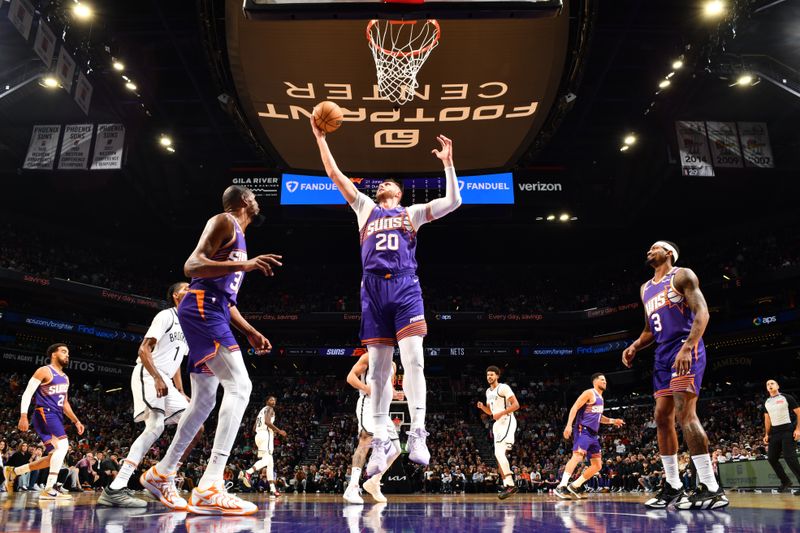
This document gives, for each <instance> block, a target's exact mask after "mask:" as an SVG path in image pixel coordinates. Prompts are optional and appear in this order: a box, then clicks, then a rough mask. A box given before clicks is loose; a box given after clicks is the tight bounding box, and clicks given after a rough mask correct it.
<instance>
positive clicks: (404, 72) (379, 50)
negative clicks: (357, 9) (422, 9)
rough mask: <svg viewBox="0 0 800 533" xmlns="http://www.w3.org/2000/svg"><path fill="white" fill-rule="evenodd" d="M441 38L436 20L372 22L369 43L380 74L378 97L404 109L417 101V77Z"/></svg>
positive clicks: (368, 26) (368, 34) (368, 25)
mask: <svg viewBox="0 0 800 533" xmlns="http://www.w3.org/2000/svg"><path fill="white" fill-rule="evenodd" d="M441 34H442V30H441V28H440V27H439V21H437V20H435V19H428V20H378V19H373V20H370V21H369V22H368V23H367V41H369V48H370V50H372V57H373V59H375V69H376V70H377V72H378V93H379V94H380V95H381V96H383V97H384V98H388V99H389V100H391V101H392V102H395V103H397V104H401V105H402V104H405V103H406V102H410V101H411V100H413V99H414V93H415V91H416V89H417V87H419V83H417V73H418V72H419V70H420V69H421V68H422V65H424V64H425V61H426V60H427V59H428V56H429V55H430V54H431V51H432V50H433V49H434V48H436V46H437V45H438V44H439V37H440V36H441Z"/></svg>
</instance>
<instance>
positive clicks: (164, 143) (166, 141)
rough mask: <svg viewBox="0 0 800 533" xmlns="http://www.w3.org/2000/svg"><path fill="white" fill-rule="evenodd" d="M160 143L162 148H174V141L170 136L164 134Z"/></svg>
mask: <svg viewBox="0 0 800 533" xmlns="http://www.w3.org/2000/svg"><path fill="white" fill-rule="evenodd" d="M158 142H159V143H161V146H172V139H171V138H170V137H169V136H168V135H163V134H162V135H161V138H160V139H159V140H158Z"/></svg>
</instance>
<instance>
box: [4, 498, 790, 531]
mask: <svg viewBox="0 0 800 533" xmlns="http://www.w3.org/2000/svg"><path fill="white" fill-rule="evenodd" d="M729 497H730V500H731V505H730V506H729V508H727V509H726V510H722V511H649V510H647V509H645V508H644V507H643V506H642V505H641V503H640V502H641V500H642V496H641V495H590V496H589V499H587V500H586V501H561V500H557V499H556V498H555V497H553V496H544V495H527V494H524V495H516V496H512V497H511V498H509V499H508V500H505V501H499V500H498V499H497V498H496V497H494V496H492V495H488V494H486V495H471V494H470V495H427V496H426V495H393V496H391V497H390V498H391V499H390V502H389V503H388V504H371V503H366V504H365V505H363V506H361V505H344V504H343V502H342V500H341V498H340V497H339V496H338V495H331V494H324V495H320V494H298V495H295V494H289V495H284V496H281V497H280V498H279V499H278V500H277V501H270V500H269V499H267V498H265V497H263V496H260V495H259V496H254V497H252V498H250V499H252V501H255V502H256V503H257V504H258V506H259V512H258V514H256V515H254V516H250V517H225V518H221V517H215V516H211V517H209V516H196V515H187V514H186V513H181V512H168V511H167V510H166V509H165V508H164V507H163V506H162V505H161V504H159V503H156V502H154V501H151V503H150V505H148V507H147V508H146V509H116V508H107V507H100V506H95V501H96V500H97V495H96V494H95V493H84V494H78V495H77V497H76V498H75V500H74V503H72V504H64V503H62V502H58V503H56V502H41V503H39V502H38V499H37V497H36V495H35V494H12V495H6V494H3V495H2V499H0V530H3V531H8V532H23V531H24V532H28V531H40V532H42V533H57V532H62V531H63V532H72V531H75V532H105V533H123V532H128V531H136V532H150V531H157V532H159V533H184V532H187V533H205V532H214V533H235V532H250V531H252V532H267V533H271V532H277V531H292V532H298V533H300V532H306V531H307V532H315V533H322V532H327V531H347V532H352V533H355V532H359V531H369V532H383V531H386V532H389V531H425V532H435V531H460V532H472V531H476V532H477V531H481V532H484V531H486V532H492V531H496V532H500V533H511V532H513V531H517V532H519V531H548V532H554V531H581V532H592V533H600V532H623V531H625V532H637V531H646V532H647V533H652V532H657V531H670V532H679V533H680V532H684V531H685V532H688V531H705V532H713V533H722V532H728V531H731V532H734V531H741V532H749V531H752V532H773V531H776V532H777V531H800V497H797V496H792V495H790V494H752V493H741V494H740V493H732V494H730V495H729Z"/></svg>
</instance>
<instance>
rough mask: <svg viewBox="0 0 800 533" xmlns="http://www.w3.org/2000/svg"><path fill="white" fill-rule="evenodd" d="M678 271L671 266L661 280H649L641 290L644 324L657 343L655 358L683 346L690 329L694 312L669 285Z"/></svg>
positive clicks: (681, 295) (671, 285)
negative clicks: (647, 326) (648, 326)
mask: <svg viewBox="0 0 800 533" xmlns="http://www.w3.org/2000/svg"><path fill="white" fill-rule="evenodd" d="M679 270H680V269H679V268H675V267H673V268H672V270H670V271H669V272H668V273H667V274H666V275H665V276H664V277H663V278H662V279H661V281H659V282H658V283H654V282H653V280H649V281H648V282H647V283H645V285H644V290H642V303H643V304H644V309H645V313H646V314H647V321H648V323H649V324H650V331H651V332H652V333H653V335H654V336H655V340H656V343H657V346H656V356H657V357H658V356H661V355H667V354H668V353H670V352H672V351H673V350H674V346H675V344H676V343H679V344H680V343H683V342H684V341H685V340H686V337H687V336H688V335H689V332H690V331H691V329H692V322H693V321H694V313H693V312H692V310H691V309H690V308H689V305H688V304H687V303H686V298H685V297H684V296H683V294H681V293H680V292H678V290H677V289H676V288H675V285H674V284H673V279H674V278H675V275H676V274H677V273H678V271H679ZM701 342H702V341H701Z"/></svg>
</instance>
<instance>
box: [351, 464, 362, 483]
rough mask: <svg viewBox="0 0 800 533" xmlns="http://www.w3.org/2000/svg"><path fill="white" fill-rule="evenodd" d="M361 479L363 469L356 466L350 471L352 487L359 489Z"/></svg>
mask: <svg viewBox="0 0 800 533" xmlns="http://www.w3.org/2000/svg"><path fill="white" fill-rule="evenodd" d="M360 479H361V469H360V468H358V467H357V466H354V467H353V468H352V470H351V471H350V484H349V486H350V487H358V481H359V480H360Z"/></svg>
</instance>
